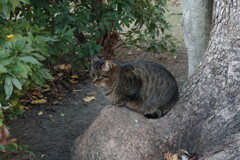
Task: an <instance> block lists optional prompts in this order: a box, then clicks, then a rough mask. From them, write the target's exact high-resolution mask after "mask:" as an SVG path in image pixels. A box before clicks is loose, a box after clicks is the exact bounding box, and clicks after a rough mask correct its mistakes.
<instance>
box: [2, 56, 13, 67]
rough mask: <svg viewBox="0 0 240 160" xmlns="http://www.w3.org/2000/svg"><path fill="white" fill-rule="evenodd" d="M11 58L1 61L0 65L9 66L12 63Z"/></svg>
mask: <svg viewBox="0 0 240 160" xmlns="http://www.w3.org/2000/svg"><path fill="white" fill-rule="evenodd" d="M11 60H12V59H11V58H7V59H1V60H0V64H1V65H3V66H6V65H9V63H11Z"/></svg>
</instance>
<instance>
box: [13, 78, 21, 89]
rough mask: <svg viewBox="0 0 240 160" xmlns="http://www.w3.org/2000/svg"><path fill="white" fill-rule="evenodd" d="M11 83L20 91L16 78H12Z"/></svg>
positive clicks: (19, 84)
mask: <svg viewBox="0 0 240 160" xmlns="http://www.w3.org/2000/svg"><path fill="white" fill-rule="evenodd" d="M12 83H13V84H14V86H15V87H17V89H19V90H22V85H21V83H20V82H19V80H18V79H17V78H15V77H12Z"/></svg>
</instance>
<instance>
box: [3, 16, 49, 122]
mask: <svg viewBox="0 0 240 160" xmlns="http://www.w3.org/2000/svg"><path fill="white" fill-rule="evenodd" d="M0 33H1V35H0V39H1V41H0V103H1V105H2V106H3V107H5V109H7V111H9V112H10V113H11V114H9V116H11V117H10V118H14V117H16V115H19V114H21V113H22V110H21V109H19V108H18V106H19V96H20V95H22V94H25V92H26V91H27V90H28V89H29V88H30V87H32V86H34V85H36V84H37V85H44V81H45V79H52V76H51V75H50V74H49V71H48V70H47V69H45V68H44V65H43V61H45V60H46V57H49V56H50V55H49V53H48V45H47V43H46V42H48V41H50V40H51V41H52V40H53V39H50V38H48V37H44V36H40V34H41V30H40V29H39V28H38V27H36V26H35V27H32V28H31V27H30V24H29V23H28V22H27V21H25V20H17V21H15V22H14V21H10V20H8V21H7V22H6V23H5V24H1V25H0ZM10 33H11V34H10Z"/></svg>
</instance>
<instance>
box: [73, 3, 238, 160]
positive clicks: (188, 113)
mask: <svg viewBox="0 0 240 160" xmlns="http://www.w3.org/2000/svg"><path fill="white" fill-rule="evenodd" d="M213 6H214V8H213V19H214V21H213V29H212V32H211V38H210V41H209V45H208V48H207V50H206V52H205V53H204V56H203V58H202V61H201V63H200V66H199V67H198V69H197V70H196V72H195V73H194V74H193V75H192V76H191V78H190V79H189V80H188V81H187V83H185V85H184V86H183V88H182V90H181V94H180V99H179V101H178V102H177V104H176V105H175V106H174V107H173V108H172V110H171V111H170V112H169V113H168V114H166V115H165V116H164V117H162V118H160V119H155V120H151V119H146V118H144V117H143V116H141V115H139V114H137V113H135V112H133V111H130V110H128V109H126V108H117V107H114V106H108V107H106V108H105V109H104V110H103V111H102V113H101V114H100V116H99V117H98V118H97V120H96V121H95V122H94V123H93V124H92V125H91V126H90V128H89V129H88V130H87V131H86V132H85V134H84V135H83V136H82V137H80V138H79V139H78V140H77V141H76V144H75V149H74V156H73V159H74V160H80V159H81V160H85V159H86V160H90V159H104V160H108V159H109V160H110V159H111V160H112V159H119V160H120V159H121V160H128V159H129V160H132V159H142V160H146V159H147V160H155V159H156V160H159V159H163V154H164V153H166V152H167V151H170V152H173V153H174V152H176V151H178V150H179V149H185V150H187V151H188V152H191V153H196V154H197V155H198V156H199V158H201V157H202V159H208V160H210V159H211V160H213V159H214V160H227V159H229V160H237V159H240V139H239V138H240V2H239V1H238V0H215V1H214V3H213Z"/></svg>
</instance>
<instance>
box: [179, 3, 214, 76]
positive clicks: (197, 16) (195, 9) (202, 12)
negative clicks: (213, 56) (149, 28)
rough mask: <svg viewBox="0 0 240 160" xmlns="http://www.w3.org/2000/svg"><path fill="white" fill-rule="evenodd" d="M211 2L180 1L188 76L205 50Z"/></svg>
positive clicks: (209, 29) (193, 70)
mask: <svg viewBox="0 0 240 160" xmlns="http://www.w3.org/2000/svg"><path fill="white" fill-rule="evenodd" d="M212 5H213V0H204V1H203V0H195V1H192V0H182V9H183V34H184V41H185V45H186V47H187V53H188V76H190V75H192V74H193V73H194V72H195V70H196V69H197V67H198V65H199V63H200V61H201V59H202V56H203V53H204V52H205V51H206V49H207V44H208V41H209V38H210V31H211V25H212V7H213V6H212Z"/></svg>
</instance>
